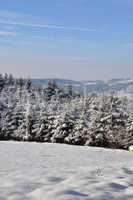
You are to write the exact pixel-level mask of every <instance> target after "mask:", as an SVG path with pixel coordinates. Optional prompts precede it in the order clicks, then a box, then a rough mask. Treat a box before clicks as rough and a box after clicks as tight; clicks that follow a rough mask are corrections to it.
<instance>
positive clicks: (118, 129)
mask: <svg viewBox="0 0 133 200" xmlns="http://www.w3.org/2000/svg"><path fill="white" fill-rule="evenodd" d="M110 101H111V110H110V111H111V122H110V131H109V132H108V133H109V134H108V140H109V146H110V147H114V148H124V138H125V136H126V131H127V130H126V126H127V122H128V118H129V115H128V112H127V103H126V101H125V99H121V98H119V97H118V96H117V95H115V94H112V96H111V98H110Z"/></svg>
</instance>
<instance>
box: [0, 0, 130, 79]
mask: <svg viewBox="0 0 133 200" xmlns="http://www.w3.org/2000/svg"><path fill="white" fill-rule="evenodd" d="M132 11H133V1H132V0H37V1H35V0H0V71H1V72H3V73H4V72H8V73H13V74H14V75H15V76H25V77H26V76H31V77H40V78H48V77H51V78H68V79H75V80H86V79H110V78H120V77H125V78H127V77H133V59H132V58H133V38H132V37H133V12H132Z"/></svg>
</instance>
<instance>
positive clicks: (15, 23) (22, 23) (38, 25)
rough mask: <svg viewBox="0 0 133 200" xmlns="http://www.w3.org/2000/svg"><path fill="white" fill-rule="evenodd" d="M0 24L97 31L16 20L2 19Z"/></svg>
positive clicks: (87, 29)
mask: <svg viewBox="0 0 133 200" xmlns="http://www.w3.org/2000/svg"><path fill="white" fill-rule="evenodd" d="M0 24H6V25H15V26H25V27H35V28H48V29H60V30H70V31H80V32H96V31H97V30H96V29H90V28H81V27H72V26H58V25H49V24H39V23H25V22H14V21H0Z"/></svg>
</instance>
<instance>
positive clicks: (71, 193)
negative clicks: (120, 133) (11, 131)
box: [0, 142, 133, 200]
mask: <svg viewBox="0 0 133 200" xmlns="http://www.w3.org/2000/svg"><path fill="white" fill-rule="evenodd" d="M0 200H133V152H128V151H122V150H109V149H103V148H94V147H80V146H69V145H64V144H63V145H62V144H47V143H45V144H39V143H19V142H0Z"/></svg>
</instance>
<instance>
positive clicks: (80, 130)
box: [64, 113, 88, 145]
mask: <svg viewBox="0 0 133 200" xmlns="http://www.w3.org/2000/svg"><path fill="white" fill-rule="evenodd" d="M87 135H88V126H87V123H86V119H85V114H84V113H83V114H81V116H80V118H79V119H75V123H74V121H73V126H72V129H71V131H70V133H69V135H68V136H67V137H66V138H65V139H64V141H65V143H68V144H74V145H84V144H85V142H86V137H87Z"/></svg>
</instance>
